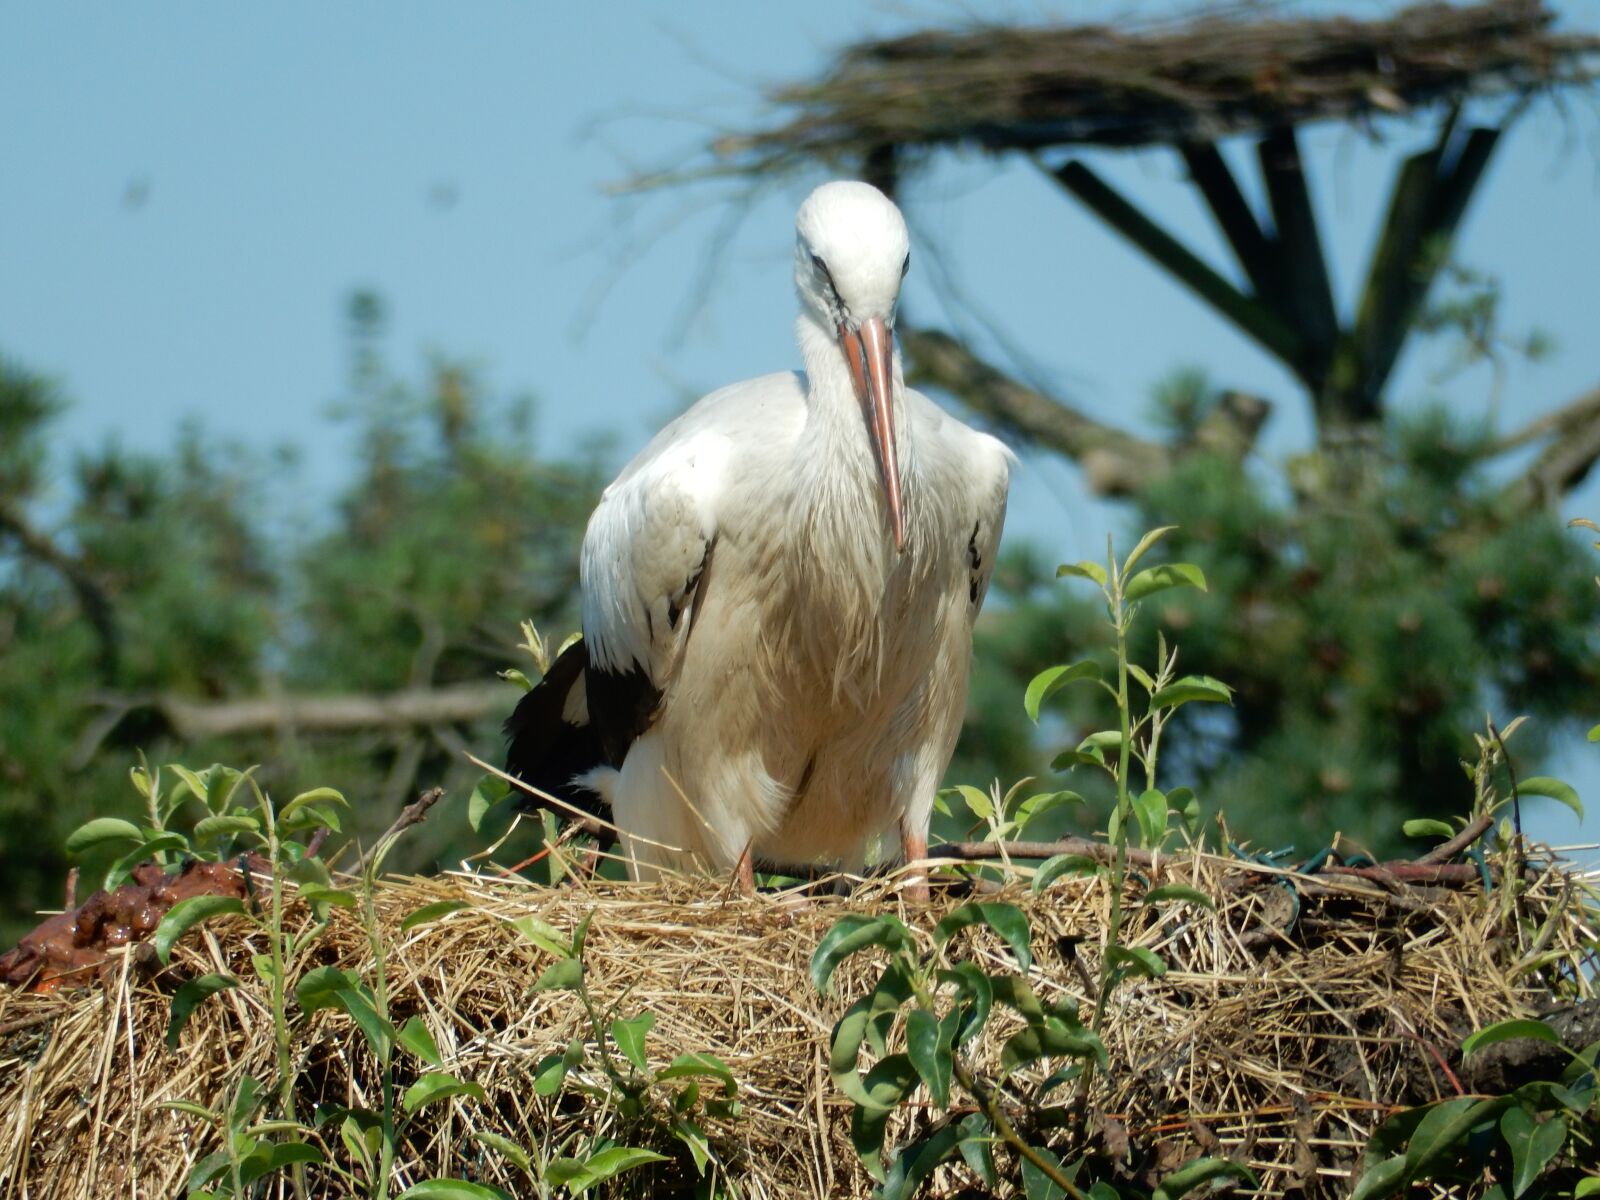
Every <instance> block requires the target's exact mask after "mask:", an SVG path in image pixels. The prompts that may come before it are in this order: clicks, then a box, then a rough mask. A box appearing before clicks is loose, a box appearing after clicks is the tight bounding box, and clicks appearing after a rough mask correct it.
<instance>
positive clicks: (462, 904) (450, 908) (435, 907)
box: [400, 900, 471, 933]
mask: <svg viewBox="0 0 1600 1200" xmlns="http://www.w3.org/2000/svg"><path fill="white" fill-rule="evenodd" d="M470 907H471V905H469V904H468V903H467V902H466V901H465V900H435V901H434V902H433V903H432V904H424V905H423V906H422V907H421V908H419V909H417V910H415V911H414V912H411V913H408V914H406V919H405V920H403V921H401V922H400V932H401V933H410V932H411V931H412V930H413V929H415V928H416V927H417V926H418V925H427V924H429V923H430V922H432V921H437V920H438V919H439V918H440V917H447V916H449V915H450V914H451V913H453V912H460V911H461V910H462V909H463V908H470Z"/></svg>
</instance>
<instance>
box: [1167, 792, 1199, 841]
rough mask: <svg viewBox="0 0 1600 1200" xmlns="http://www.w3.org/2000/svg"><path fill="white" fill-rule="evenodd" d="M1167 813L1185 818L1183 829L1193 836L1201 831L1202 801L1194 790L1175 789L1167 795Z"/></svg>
mask: <svg viewBox="0 0 1600 1200" xmlns="http://www.w3.org/2000/svg"><path fill="white" fill-rule="evenodd" d="M1167 811H1168V812H1175V813H1177V814H1178V815H1179V816H1180V817H1182V818H1183V827H1184V828H1185V829H1187V830H1188V831H1189V832H1190V833H1191V834H1193V833H1196V832H1198V831H1199V829H1200V800H1199V798H1198V797H1196V796H1195V794H1194V791H1193V789H1191V788H1186V787H1175V788H1173V789H1172V790H1171V791H1170V792H1168V793H1167Z"/></svg>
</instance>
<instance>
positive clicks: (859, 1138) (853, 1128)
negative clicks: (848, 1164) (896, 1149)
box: [850, 1104, 894, 1183]
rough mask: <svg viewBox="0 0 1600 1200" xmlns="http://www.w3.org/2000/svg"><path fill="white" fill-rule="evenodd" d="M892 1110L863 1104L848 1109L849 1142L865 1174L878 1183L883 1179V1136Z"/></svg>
mask: <svg viewBox="0 0 1600 1200" xmlns="http://www.w3.org/2000/svg"><path fill="white" fill-rule="evenodd" d="M893 1112H894V1109H892V1108H868V1107H867V1106H866V1105H864V1104H856V1105H852V1106H851V1109H850V1144H851V1145H852V1146H853V1147H855V1152H856V1157H857V1158H859V1159H860V1160H861V1165H862V1166H863V1167H865V1168H866V1169H867V1174H868V1175H871V1176H872V1177H873V1178H874V1179H876V1180H877V1181H878V1182H879V1183H882V1182H883V1181H884V1170H883V1138H884V1133H885V1132H886V1131H887V1130H888V1128H889V1117H890V1116H891V1115H892V1114H893Z"/></svg>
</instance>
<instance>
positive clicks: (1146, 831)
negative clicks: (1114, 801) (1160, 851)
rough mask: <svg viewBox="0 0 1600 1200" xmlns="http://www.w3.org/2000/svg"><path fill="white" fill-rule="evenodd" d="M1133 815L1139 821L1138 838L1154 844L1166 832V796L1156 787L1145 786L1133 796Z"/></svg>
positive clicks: (1147, 844)
mask: <svg viewBox="0 0 1600 1200" xmlns="http://www.w3.org/2000/svg"><path fill="white" fill-rule="evenodd" d="M1132 804H1133V815H1134V817H1135V818H1136V819H1137V820H1138V822H1139V840H1140V842H1141V843H1142V844H1143V845H1145V846H1156V845H1159V844H1160V843H1161V839H1162V838H1163V837H1164V836H1166V832H1167V797H1166V794H1165V793H1164V792H1162V791H1161V790H1160V789H1158V788H1146V789H1145V790H1144V791H1142V792H1140V793H1139V794H1138V795H1137V796H1135V797H1133V800H1132Z"/></svg>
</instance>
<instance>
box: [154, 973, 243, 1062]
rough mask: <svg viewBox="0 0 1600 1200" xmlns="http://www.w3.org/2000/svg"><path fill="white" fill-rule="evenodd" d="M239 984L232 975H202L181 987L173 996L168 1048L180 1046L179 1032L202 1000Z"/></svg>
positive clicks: (173, 1048)
mask: <svg viewBox="0 0 1600 1200" xmlns="http://www.w3.org/2000/svg"><path fill="white" fill-rule="evenodd" d="M238 986H239V981H238V980H237V979H235V978H234V977H233V976H232V975H201V976H199V977H197V978H195V979H191V980H189V982H187V983H185V984H184V985H183V986H182V987H180V988H179V989H178V990H177V992H176V993H174V995H173V997H172V1019H171V1020H169V1021H168V1022H167V1048H168V1049H169V1050H176V1049H177V1048H178V1034H180V1033H181V1032H182V1031H183V1027H184V1025H185V1024H186V1023H187V1022H188V1020H189V1014H190V1013H192V1012H194V1010H195V1008H196V1007H197V1006H198V1005H199V1004H200V1002H201V1001H203V1000H205V999H207V998H208V997H211V996H215V995H216V994H217V993H218V992H220V991H222V990H224V989H225V988H236V987H238Z"/></svg>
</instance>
